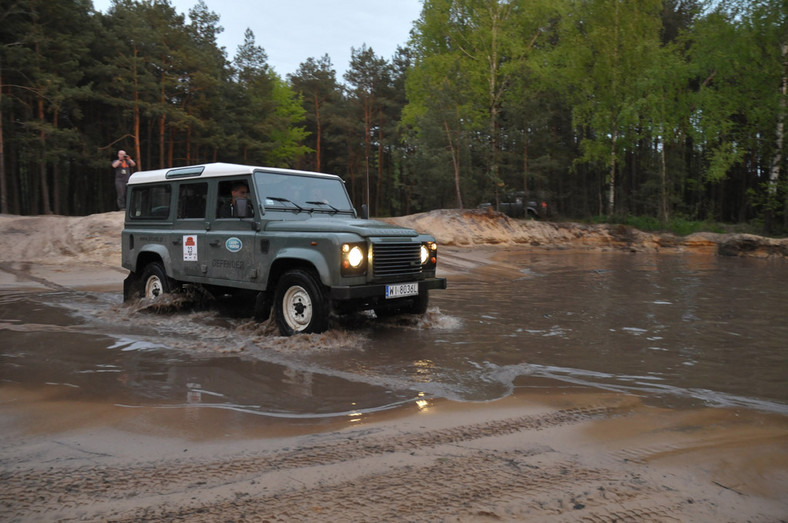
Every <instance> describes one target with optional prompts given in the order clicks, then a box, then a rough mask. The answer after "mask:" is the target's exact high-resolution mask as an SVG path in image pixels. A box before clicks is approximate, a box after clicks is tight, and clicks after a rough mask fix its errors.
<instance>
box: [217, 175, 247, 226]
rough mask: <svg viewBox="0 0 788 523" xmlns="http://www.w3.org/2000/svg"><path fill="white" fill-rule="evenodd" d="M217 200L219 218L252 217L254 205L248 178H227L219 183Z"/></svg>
mask: <svg viewBox="0 0 788 523" xmlns="http://www.w3.org/2000/svg"><path fill="white" fill-rule="evenodd" d="M218 192H219V197H218V199H217V201H216V217H217V218H251V217H252V216H253V215H254V205H253V204H252V201H251V200H250V197H249V182H248V181H247V180H227V181H223V182H220V183H219V191H218Z"/></svg>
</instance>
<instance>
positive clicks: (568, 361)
mask: <svg viewBox="0 0 788 523" xmlns="http://www.w3.org/2000/svg"><path fill="white" fill-rule="evenodd" d="M496 258H497V261H496V263H493V264H491V265H489V266H487V267H486V268H483V269H481V270H476V271H474V272H472V273H468V274H461V275H458V276H456V277H452V276H449V288H448V289H447V290H446V291H442V292H433V294H432V296H431V307H430V310H429V311H428V314H427V316H426V317H424V318H412V317H406V318H398V319H386V320H379V319H376V318H374V316H373V315H372V314H371V313H370V314H358V315H354V316H351V317H344V318H335V319H334V320H333V323H332V329H331V330H330V331H329V332H327V333H325V334H321V335H310V336H297V337H293V338H281V337H279V336H277V335H276V331H275V329H274V328H273V326H272V325H270V324H269V323H263V324H258V323H255V322H254V321H252V320H251V319H250V318H246V317H244V316H243V315H238V314H234V313H231V312H228V311H227V310H226V308H224V307H216V306H211V307H207V308H202V309H196V310H194V309H189V308H185V309H179V310H164V311H158V312H156V311H151V310H150V309H149V308H145V307H139V306H136V305H128V304H123V303H122V302H121V296H120V293H118V292H82V291H67V290H64V291H59V292H15V291H10V290H6V291H3V292H2V293H0V387H4V386H5V387H12V386H13V387H24V388H26V389H30V390H38V391H47V393H49V394H50V395H54V396H57V397H59V398H66V399H69V400H75V401H89V402H92V403H94V404H95V403H99V404H108V405H112V406H115V407H119V408H128V409H133V408H136V407H154V408H161V409H175V410H177V411H184V410H187V409H195V408H200V409H202V408H204V409H211V410H213V409H220V410H222V411H225V412H229V413H233V414H236V413H237V416H238V419H240V420H242V419H251V418H249V416H252V417H254V418H256V419H259V418H258V417H263V418H271V417H273V418H285V419H289V420H296V421H297V422H298V421H300V422H303V423H320V420H329V419H333V420H336V419H342V417H345V418H346V419H348V420H350V421H353V420H354V419H359V418H361V417H363V416H364V415H365V414H368V413H372V412H377V411H381V410H388V409H394V408H398V407H401V406H405V407H408V408H414V407H415V406H418V405H420V404H421V403H422V402H429V401H431V400H433V399H439V398H446V399H450V400H456V401H465V402H485V401H491V400H495V399H498V398H502V397H505V396H508V395H510V394H512V393H513V392H514V391H516V390H517V389H534V390H536V389H540V388H543V387H551V388H558V389H560V388H562V387H566V388H567V389H572V388H588V389H603V390H612V391H620V392H626V393H630V394H634V395H637V396H639V397H641V398H642V399H643V401H644V402H646V403H651V404H655V405H662V406H670V407H698V406H738V407H746V408H753V409H757V410H762V411H770V412H778V413H782V414H786V413H788V387H786V378H785V376H786V370H787V369H788V341H787V340H788V321H786V320H788V286H787V285H786V282H788V263H786V262H785V261H784V260H782V259H779V260H764V259H746V258H726V257H714V256H694V255H649V254H623V253H601V254H592V253H579V254H569V253H560V252H549V253H530V252H528V251H524V250H522V249H518V250H511V251H507V250H505V249H501V250H500V251H498V253H497V255H496Z"/></svg>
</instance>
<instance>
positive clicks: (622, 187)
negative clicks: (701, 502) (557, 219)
mask: <svg viewBox="0 0 788 523" xmlns="http://www.w3.org/2000/svg"><path fill="white" fill-rule="evenodd" d="M0 19H1V20H2V22H3V23H2V24H0V111H1V112H0V125H2V128H0V131H2V137H3V142H2V151H0V152H2V153H3V154H2V165H0V167H1V169H0V196H2V198H0V202H1V203H2V208H0V212H11V213H24V214H31V213H41V212H56V213H64V214H76V213H82V214H84V213H90V212H100V211H106V210H110V209H113V208H114V206H113V204H112V202H113V200H114V187H113V184H112V171H111V169H110V167H109V164H110V161H111V160H112V159H113V158H114V157H115V155H116V153H117V150H118V149H121V148H122V149H125V150H127V151H132V152H133V156H134V157H135V158H136V160H137V161H138V164H139V167H140V168H143V169H151V168H160V167H167V166H177V165H185V164H194V163H200V162H210V161H226V162H242V163H254V164H268V165H274V166H283V167H296V168H306V169H316V170H321V171H330V172H336V173H338V174H340V175H342V176H343V177H344V178H345V180H346V181H347V187H348V190H349V192H350V194H351V196H352V198H353V200H354V203H355V204H356V205H357V206H358V205H360V204H361V203H368V204H369V205H370V209H371V211H372V213H373V214H377V215H380V216H383V215H390V214H398V213H412V212H419V211H425V210H430V209H435V208H439V207H476V206H477V205H478V204H479V203H481V202H496V201H498V200H499V199H500V198H501V197H502V196H503V195H504V193H505V192H507V191H524V192H525V193H527V195H528V198H529V199H534V200H540V201H547V202H548V203H549V205H550V208H551V209H552V210H553V212H554V213H556V214H557V215H561V216H564V217H569V218H588V217H591V216H594V215H599V216H602V215H604V216H609V218H606V219H612V220H618V221H623V222H626V223H629V221H632V224H633V225H636V226H642V227H644V228H651V229H658V228H660V227H662V228H664V229H665V230H673V231H674V232H677V233H681V234H686V233H687V232H688V231H692V230H696V229H697V227H701V228H703V227H706V228H709V227H713V225H712V224H714V223H719V222H750V223H753V224H756V225H759V226H763V227H766V228H768V229H770V230H773V231H779V230H786V229H788V190H786V189H785V183H786V175H785V172H784V169H785V167H786V165H787V162H786V157H788V154H786V152H785V150H784V149H785V144H786V142H788V141H787V140H785V138H784V136H783V135H784V129H785V127H786V126H785V123H786V122H785V119H786V116H788V114H786V112H788V109H787V107H788V100H787V99H786V98H787V97H788V95H787V94H786V92H785V90H783V86H784V85H788V66H786V60H785V52H784V51H783V50H784V49H786V47H785V46H786V45H788V37H787V36H786V35H788V30H787V28H786V23H787V22H786V13H785V6H784V1H783V0H754V1H752V0H748V1H745V0H723V1H721V2H705V1H703V0H557V1H556V0H425V1H424V3H423V9H422V12H421V16H420V17H419V19H418V20H417V21H416V22H415V24H414V27H413V30H412V33H411V39H410V41H409V42H408V45H407V47H404V48H400V49H398V51H397V54H396V55H395V56H394V57H393V58H392V59H391V60H387V59H386V58H383V57H380V56H378V55H376V54H375V52H374V51H373V50H372V49H370V48H368V47H367V46H365V45H362V46H361V47H359V48H354V49H353V56H352V59H351V63H350V64H347V65H348V69H347V74H346V75H345V76H344V78H342V79H341V81H338V80H337V75H336V71H335V70H334V67H333V65H332V63H331V59H330V57H329V56H327V55H326V56H323V57H322V58H320V59H315V58H307V59H306V60H305V61H304V63H302V64H301V67H300V68H299V70H298V71H297V72H296V73H294V74H292V75H290V76H289V77H288V78H287V79H286V80H285V79H283V78H281V77H280V76H278V75H277V74H276V72H275V71H273V70H272V69H271V68H270V67H269V65H268V63H267V61H268V57H267V55H266V52H265V49H264V47H263V46H262V45H258V44H257V42H256V41H255V35H254V34H253V33H252V32H251V31H248V32H247V33H246V35H245V39H244V43H243V44H242V45H241V46H239V48H238V49H237V50H234V51H235V54H234V57H233V59H232V60H230V59H228V55H227V51H226V50H225V49H223V48H220V47H219V46H218V43H217V37H218V35H220V34H221V32H222V27H221V25H220V21H221V20H220V17H219V16H218V15H217V14H216V13H214V12H212V11H210V10H209V9H208V7H207V5H206V4H205V2H203V1H198V2H197V3H196V4H195V6H194V7H193V8H192V9H191V10H190V11H189V13H188V15H187V16H184V15H183V14H181V13H178V12H177V11H176V9H175V8H174V7H173V6H172V4H171V2H170V1H169V0H114V2H113V4H112V6H111V8H110V9H109V11H108V12H107V13H106V14H102V13H97V12H95V11H94V10H93V8H92V4H91V2H90V1H89V0H32V1H22V0H11V1H10V2H6V3H5V4H4V5H3V8H2V10H0ZM359 40H361V41H363V34H362V35H360V36H359ZM263 43H264V42H263ZM770 176H774V177H775V178H774V181H773V182H770V181H769V180H770ZM631 216H636V217H638V218H630V217H631ZM698 223H700V225H697V224H698Z"/></svg>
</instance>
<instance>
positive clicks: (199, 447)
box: [0, 211, 788, 522]
mask: <svg viewBox="0 0 788 523" xmlns="http://www.w3.org/2000/svg"><path fill="white" fill-rule="evenodd" d="M431 218H432V219H431V221H430V217H429V216H423V215H417V216H415V217H407V218H405V219H398V220H400V221H401V222H403V223H408V224H410V225H413V226H414V227H417V228H419V229H420V230H426V231H429V232H432V233H433V234H435V235H436V236H437V237H438V239H439V241H441V242H442V244H444V245H448V247H447V248H444V249H443V250H442V251H441V255H442V263H443V264H444V265H443V267H442V271H443V273H444V274H446V275H449V276H457V277H462V276H463V275H464V276H465V277H467V275H468V274H472V273H473V271H474V270H478V269H480V268H481V267H485V268H486V269H489V268H490V267H493V268H494V267H495V265H496V263H497V262H496V261H495V250H496V247H495V246H496V245H500V244H507V245H511V244H513V243H514V244H524V245H535V244H539V245H541V246H548V247H550V248H567V249H568V248H577V249H589V248H590V249H607V248H616V249H620V248H623V249H641V248H644V249H665V248H669V249H673V250H681V249H695V250H697V249H703V250H706V251H708V252H709V254H710V255H716V253H717V252H719V249H720V245H724V244H725V242H729V241H731V238H714V237H708V236H703V237H698V238H695V239H693V240H689V242H688V240H686V239H684V240H679V241H673V242H672V243H670V246H669V247H665V246H662V245H658V244H657V243H649V242H650V240H648V241H641V240H637V239H636V237H637V236H638V233H636V232H632V231H629V232H627V231H624V232H622V231H618V233H616V231H613V232H612V233H610V232H609V231H607V232H605V231H604V230H602V231H599V230H597V231H596V232H593V233H589V235H594V234H597V235H599V237H601V238H609V239H608V240H604V241H603V242H602V243H601V244H600V243H595V242H594V241H592V240H590V239H589V238H588V237H586V236H585V235H584V234H582V232H581V233H578V231H577V230H574V229H573V228H572V227H569V226H566V227H560V226H553V225H549V224H536V225H534V224H532V223H530V222H512V221H510V220H504V219H502V218H500V217H491V218H490V220H489V223H485V222H484V220H485V219H486V218H484V217H478V216H475V215H472V216H470V217H468V216H464V215H463V214H462V213H445V212H442V211H440V212H438V213H435V214H433V215H432V217H431ZM122 220H123V218H122V215H121V214H120V213H109V214H106V215H94V216H89V217H84V218H64V217H32V218H21V217H13V216H0V291H2V290H5V291H9V290H13V291H14V292H23V291H27V290H31V291H35V290H39V289H92V288H95V289H103V290H107V289H109V290H112V289H118V291H120V288H121V282H122V279H123V277H124V276H125V271H123V270H122V269H120V268H119V267H118V265H119V262H120V253H119V250H118V238H119V232H120V229H121V228H122ZM424 225H427V226H424ZM458 226H459V227H464V232H463V233H462V234H460V233H458V232H456V230H457V227H458ZM507 228H508V231H507ZM529 230H530V232H529ZM572 230H574V232H567V231H572ZM523 231H526V232H523ZM526 233H527V235H526ZM537 233H538V234H537ZM575 233H578V234H580V236H579V237H578V238H576V241H572V240H571V238H569V237H567V238H566V239H562V237H563V235H565V234H575ZM550 235H554V237H553V239H551V236H550ZM485 238H486V239H485ZM512 238H515V239H514V240H513V239H512ZM626 238H629V240H627V239H626ZM748 242H749V240H748ZM771 242H773V241H772V240H768V241H767V240H761V239H757V240H753V243H752V245H756V244H757V245H760V246H761V247H757V248H751V249H745V251H746V252H745V254H748V255H757V256H772V255H782V254H780V252H781V249H783V248H784V243H780V242H776V243H771ZM690 243H692V245H690ZM745 243H747V242H745ZM762 246H766V247H762ZM0 342H2V331H0ZM529 390H531V391H532V390H534V389H533V388H529ZM230 416H237V414H234V413H227V412H226V411H219V412H217V411H211V410H210V409H195V410H193V411H191V410H189V409H180V410H179V411H177V412H176V411H171V410H168V411H166V412H163V411H162V410H160V409H159V410H157V409H147V408H139V409H118V408H115V407H114V406H113V405H107V404H86V403H84V402H82V403H70V402H68V401H65V400H63V398H62V397H60V396H59V395H58V394H57V391H56V389H52V390H50V391H49V392H48V393H46V394H45V393H42V392H37V391H30V390H26V389H24V388H23V387H18V386H15V385H13V384H9V383H0V520H2V521H151V520H153V521H161V520H164V521H589V522H608V521H609V522H613V521H715V522H722V521H785V520H788V495H787V494H788V419H787V418H786V417H785V416H780V415H776V414H766V413H759V412H754V411H749V410H744V409H697V410H668V409H659V408H654V407H648V406H645V405H643V404H641V403H640V402H639V401H638V400H637V399H635V398H632V397H629V396H625V395H618V394H606V393H599V391H593V390H588V389H583V388H580V387H570V386H567V385H566V384H563V385H561V384H558V383H552V382H545V383H544V387H543V388H542V389H541V392H539V393H534V392H529V393H528V394H525V393H519V394H516V395H514V396H512V397H509V398H506V399H504V400H500V401H497V402H492V403H483V404H469V403H452V402H448V401H434V402H424V403H423V404H419V405H414V406H412V408H410V409H402V410H397V411H395V412H389V413H378V414H372V415H368V416H363V417H358V418H354V419H352V420H336V421H333V422H330V423H325V422H323V423H321V424H319V425H318V424H315V425H303V424H295V423H292V422H287V421H276V422H274V421H270V420H267V421H265V422H261V421H257V422H249V423H246V422H244V423H237V421H236V422H235V423H233V422H232V419H231V418H230Z"/></svg>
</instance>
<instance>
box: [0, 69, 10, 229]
mask: <svg viewBox="0 0 788 523" xmlns="http://www.w3.org/2000/svg"><path fill="white" fill-rule="evenodd" d="M2 101H3V66H2V62H0V213H3V214H8V210H9V209H8V185H7V184H6V175H5V144H4V143H3V103H2Z"/></svg>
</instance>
